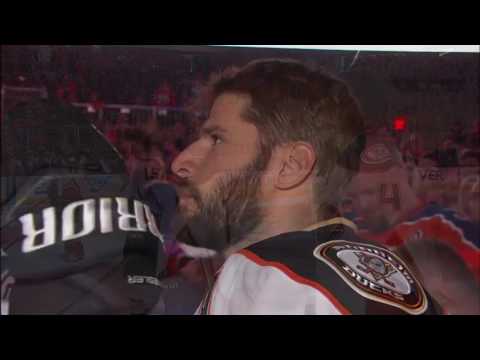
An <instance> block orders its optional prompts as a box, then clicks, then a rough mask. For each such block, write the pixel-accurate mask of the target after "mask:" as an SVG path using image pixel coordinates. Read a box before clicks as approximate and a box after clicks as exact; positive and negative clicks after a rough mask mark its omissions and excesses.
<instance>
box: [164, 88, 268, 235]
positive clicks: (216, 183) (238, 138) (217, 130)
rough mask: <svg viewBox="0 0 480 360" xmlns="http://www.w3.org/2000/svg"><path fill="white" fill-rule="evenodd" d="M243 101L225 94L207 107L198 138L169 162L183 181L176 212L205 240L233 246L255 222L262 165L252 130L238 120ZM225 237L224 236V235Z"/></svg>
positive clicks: (258, 217) (258, 216) (257, 212)
mask: <svg viewBox="0 0 480 360" xmlns="http://www.w3.org/2000/svg"><path fill="white" fill-rule="evenodd" d="M248 102H249V100H248V98H247V97H243V96H239V95H232V94H225V95H222V96H220V97H219V98H218V99H217V100H216V101H215V102H214V104H213V107H212V109H211V112H210V117H209V119H208V120H207V121H206V123H205V124H204V125H203V127H202V129H201V131H200V134H199V137H198V139H197V140H196V141H195V142H194V143H193V144H191V145H190V146H189V147H188V148H187V149H185V150H184V151H183V152H182V153H181V154H180V155H179V156H178V157H177V158H176V159H175V161H174V162H173V164H172V170H173V172H174V173H175V174H176V175H177V176H179V177H180V178H181V179H182V180H183V181H184V186H181V187H180V189H179V195H180V204H179V208H180V212H181V213H182V215H183V216H184V217H185V218H186V219H187V221H188V222H189V223H190V224H191V225H196V226H197V228H202V226H204V228H203V230H204V231H205V232H210V235H209V236H210V237H221V236H224V235H225V236H227V237H229V236H231V237H232V238H230V239H226V241H227V242H228V241H232V242H236V241H238V240H240V238H241V237H243V236H244V235H245V234H247V233H248V232H250V231H251V230H253V229H254V228H255V227H256V226H257V225H258V224H259V222H260V221H261V214H260V211H259V208H258V200H259V195H260V192H261V191H260V188H261V176H262V175H261V171H262V170H264V168H265V165H266V164H265V161H264V160H263V159H262V157H261V155H260V154H259V151H258V130H257V129H256V127H255V126H254V125H252V124H250V123H248V122H246V121H245V120H243V118H242V111H243V110H244V109H245V107H246V106H247V105H248ZM229 232H230V234H229Z"/></svg>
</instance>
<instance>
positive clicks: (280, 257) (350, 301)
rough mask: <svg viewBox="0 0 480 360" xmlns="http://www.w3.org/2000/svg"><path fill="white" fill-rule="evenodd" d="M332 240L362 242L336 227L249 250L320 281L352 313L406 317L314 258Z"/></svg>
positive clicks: (349, 231) (274, 240)
mask: <svg viewBox="0 0 480 360" xmlns="http://www.w3.org/2000/svg"><path fill="white" fill-rule="evenodd" d="M332 240H346V241H353V242H361V241H360V240H359V239H358V238H357V237H356V235H355V234H354V232H353V230H352V229H350V228H349V227H347V226H345V225H342V224H333V225H328V226H324V227H321V228H318V229H316V230H313V231H308V232H307V231H301V232H292V233H288V234H282V235H279V236H276V237H274V238H271V239H267V240H264V241H262V242H260V243H257V244H254V245H252V246H250V247H249V248H247V250H249V251H251V252H253V253H254V254H256V255H257V256H259V257H260V258H262V259H264V260H266V261H273V262H278V263H281V264H283V265H285V266H287V267H288V268H289V269H291V270H292V271H293V272H294V273H296V274H298V275H299V276H301V277H304V278H306V279H309V280H312V281H315V282H318V283H319V284H320V285H321V286H323V287H324V288H326V289H327V290H328V291H330V292H331V293H332V294H333V295H334V296H335V297H336V298H337V300H338V301H339V302H340V303H341V304H343V305H344V306H345V307H346V308H347V309H348V310H350V312H351V313H352V314H359V315H360V314H385V315H397V314H398V315H400V314H406V312H404V311H402V310H401V309H399V308H397V307H394V306H391V305H387V304H383V303H380V302H377V301H373V300H370V299H367V298H366V297H363V296H361V295H360V294H358V293H357V292H355V291H354V290H353V289H352V288H351V287H350V286H349V285H348V284H347V283H346V282H345V281H344V280H343V279H342V278H341V277H340V276H339V275H338V274H337V273H335V271H334V270H333V269H331V268H330V267H329V266H327V265H326V264H324V263H323V262H321V261H319V260H318V259H316V258H315V257H314V255H313V251H314V249H315V248H316V247H317V246H319V245H321V244H323V243H326V242H328V241H332ZM430 304H431V302H430ZM430 309H431V306H429V309H427V311H426V312H425V313H430Z"/></svg>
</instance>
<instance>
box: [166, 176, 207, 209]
mask: <svg viewBox="0 0 480 360" xmlns="http://www.w3.org/2000/svg"><path fill="white" fill-rule="evenodd" d="M172 184H173V186H174V187H175V190H176V191H177V195H178V197H187V198H188V197H190V198H193V199H194V200H195V201H196V202H197V203H199V204H200V203H202V198H201V195H200V191H199V190H198V188H197V187H196V186H195V185H193V184H192V183H191V182H190V181H189V180H188V179H184V178H181V177H179V176H174V177H173V179H172Z"/></svg>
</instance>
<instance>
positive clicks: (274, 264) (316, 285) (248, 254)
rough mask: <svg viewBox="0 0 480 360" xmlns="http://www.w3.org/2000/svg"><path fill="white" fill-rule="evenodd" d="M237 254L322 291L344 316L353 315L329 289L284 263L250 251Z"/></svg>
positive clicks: (241, 251)
mask: <svg viewBox="0 0 480 360" xmlns="http://www.w3.org/2000/svg"><path fill="white" fill-rule="evenodd" d="M237 254H241V255H243V256H245V257H246V258H248V259H249V260H251V261H253V262H254V263H256V264H257V265H260V266H271V267H274V268H276V269H278V270H280V271H281V272H282V273H284V274H285V275H287V276H288V277H289V278H290V279H292V280H293V281H295V282H297V283H299V284H303V285H307V286H310V287H313V288H314V289H316V290H318V291H320V292H321V293H322V294H323V295H324V296H325V297H326V298H327V299H328V300H330V302H331V303H332V304H333V306H334V307H335V308H336V309H337V310H338V311H339V312H340V313H341V314H342V315H351V314H352V313H351V312H350V310H348V309H347V308H346V307H345V306H343V305H342V304H341V303H340V301H339V300H338V299H337V298H336V297H335V296H334V295H333V294H332V293H331V292H330V291H328V290H327V289H325V288H324V287H323V286H322V285H320V284H319V283H318V282H316V281H313V280H309V279H307V278H304V277H302V276H300V275H298V274H296V273H294V272H293V271H292V270H290V269H289V268H288V267H287V266H285V265H284V264H282V263H279V262H276V261H267V260H264V259H262V258H260V257H259V256H257V255H256V254H254V253H253V252H251V251H249V250H245V249H243V250H240V251H238V252H237Z"/></svg>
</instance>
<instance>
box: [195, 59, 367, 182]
mask: <svg viewBox="0 0 480 360" xmlns="http://www.w3.org/2000/svg"><path fill="white" fill-rule="evenodd" d="M225 93H232V94H240V95H248V96H249V98H250V100H251V103H250V106H249V107H248V108H247V109H245V111H244V114H243V115H244V118H245V120H246V121H248V122H250V123H252V124H254V125H255V126H256V127H257V129H258V131H259V138H260V144H259V145H260V152H261V154H260V156H262V157H264V158H266V159H269V158H270V156H271V154H272V151H273V149H274V148H275V147H276V146H279V145H283V144H287V143H289V142H294V141H305V142H308V143H309V144H311V145H312V147H313V148H314V150H315V153H316V158H317V163H316V171H317V175H318V176H319V179H321V180H322V182H323V183H324V186H323V187H322V190H325V184H328V183H330V184H332V183H333V185H335V184H337V185H339V186H341V185H342V184H343V183H346V182H347V181H348V180H350V178H351V176H352V175H353V173H354V172H356V171H358V166H359V154H360V153H361V151H362V149H363V146H364V138H363V133H364V119H363V116H362V114H361V111H360V108H359V106H358V104H357V101H356V100H355V98H354V97H353V96H352V94H351V92H350V90H349V88H348V87H347V85H346V84H345V83H344V82H343V81H341V80H339V79H337V78H335V77H334V76H332V75H330V74H328V73H327V72H325V71H323V70H320V71H319V70H311V69H309V68H307V67H306V66H305V65H303V64H301V63H299V62H297V61H293V60H278V59H269V60H259V61H254V62H251V63H249V64H247V65H246V66H245V67H243V68H240V69H236V68H229V69H227V70H225V71H224V72H223V73H222V74H220V75H217V76H215V77H213V78H212V79H211V81H210V83H209V84H208V86H207V87H206V89H205V91H204V93H203V96H202V97H201V103H202V104H203V106H204V110H206V111H207V112H208V111H209V110H210V109H211V106H212V104H213V102H214V101H215V99H216V98H218V97H219V96H220V95H222V94H225ZM197 110H198V108H197Z"/></svg>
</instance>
